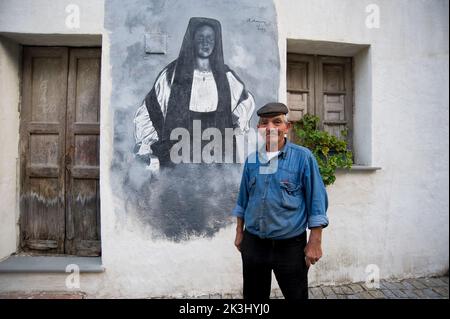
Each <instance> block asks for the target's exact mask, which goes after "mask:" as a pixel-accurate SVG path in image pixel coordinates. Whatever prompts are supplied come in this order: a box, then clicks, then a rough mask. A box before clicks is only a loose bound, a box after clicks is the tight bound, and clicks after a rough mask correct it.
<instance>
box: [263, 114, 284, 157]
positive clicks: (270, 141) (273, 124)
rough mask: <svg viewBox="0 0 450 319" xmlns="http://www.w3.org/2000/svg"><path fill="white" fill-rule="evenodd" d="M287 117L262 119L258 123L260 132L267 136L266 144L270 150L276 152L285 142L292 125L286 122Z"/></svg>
mask: <svg viewBox="0 0 450 319" xmlns="http://www.w3.org/2000/svg"><path fill="white" fill-rule="evenodd" d="M285 119H286V116H285V115H282V114H280V115H276V116H272V117H261V118H260V119H259V123H258V130H259V132H260V133H261V134H265V138H266V144H267V145H268V146H269V150H274V149H276V147H277V146H278V145H281V144H282V143H283V141H284V136H285V134H287V133H288V131H289V128H290V127H291V124H290V123H288V122H286V120H285Z"/></svg>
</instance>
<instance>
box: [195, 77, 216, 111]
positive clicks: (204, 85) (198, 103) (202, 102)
mask: <svg viewBox="0 0 450 319" xmlns="http://www.w3.org/2000/svg"><path fill="white" fill-rule="evenodd" d="M218 101H219V97H218V94H217V86H216V81H215V80H214V75H213V73H212V72H211V71H209V72H202V71H198V70H194V77H193V80H192V90H191V100H190V102H189V110H191V111H194V112H213V111H215V110H216V109H217V103H218Z"/></svg>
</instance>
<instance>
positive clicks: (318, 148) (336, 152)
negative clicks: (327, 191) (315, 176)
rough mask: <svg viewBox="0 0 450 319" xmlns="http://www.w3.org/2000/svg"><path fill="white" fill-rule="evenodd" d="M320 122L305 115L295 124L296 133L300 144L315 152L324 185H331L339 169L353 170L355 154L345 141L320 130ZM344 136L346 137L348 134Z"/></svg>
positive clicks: (313, 117) (317, 118)
mask: <svg viewBox="0 0 450 319" xmlns="http://www.w3.org/2000/svg"><path fill="white" fill-rule="evenodd" d="M319 121H320V119H319V117H317V116H314V115H310V114H305V115H304V116H303V117H302V118H301V120H300V121H298V122H296V123H295V124H294V132H295V135H296V137H297V139H298V142H299V144H300V145H302V146H304V147H307V148H308V149H310V150H311V151H312V152H313V154H314V156H315V158H316V160H317V163H318V164H319V170H320V174H321V175H322V179H323V182H324V184H325V185H331V184H333V183H334V182H335V180H336V169H337V168H351V166H352V164H353V160H352V157H353V154H352V152H351V151H349V150H348V149H347V142H346V141H345V140H341V139H339V138H337V137H336V136H334V135H331V134H329V133H328V132H326V131H321V130H319V128H318V127H319ZM342 134H343V135H344V136H346V134H347V132H346V131H343V132H342Z"/></svg>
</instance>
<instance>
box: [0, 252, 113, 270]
mask: <svg viewBox="0 0 450 319" xmlns="http://www.w3.org/2000/svg"><path fill="white" fill-rule="evenodd" d="M71 264H74V265H77V266H78V267H79V269H80V273H101V272H104V271H105V268H104V267H103V265H102V259H101V257H74V256H61V257H60V256H58V257H56V256H10V257H8V258H7V259H5V260H3V261H1V262H0V273H66V267H67V266H68V265H71ZM71 271H73V268H71V269H70V270H68V271H67V272H71Z"/></svg>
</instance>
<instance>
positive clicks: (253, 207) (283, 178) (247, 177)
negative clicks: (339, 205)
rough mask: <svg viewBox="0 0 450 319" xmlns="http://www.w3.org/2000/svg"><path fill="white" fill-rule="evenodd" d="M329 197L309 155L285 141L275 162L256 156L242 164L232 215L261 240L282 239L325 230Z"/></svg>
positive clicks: (314, 162)
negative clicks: (315, 230) (316, 229)
mask: <svg viewBox="0 0 450 319" xmlns="http://www.w3.org/2000/svg"><path fill="white" fill-rule="evenodd" d="M327 208H328V196H327V193H326V190H325V185H324V183H323V180H322V177H321V175H320V172H319V167H318V164H317V161H316V159H315V157H314V155H313V154H312V152H311V151H310V150H309V149H307V148H305V147H302V146H299V145H296V144H293V143H290V142H289V141H286V143H285V145H284V147H283V148H282V149H281V150H280V153H279V154H278V157H277V158H273V159H271V160H270V161H267V157H266V155H265V152H256V153H254V154H252V155H250V156H249V157H248V158H247V160H246V161H245V165H244V171H243V174H242V180H241V186H240V190H239V195H238V200H237V204H236V207H235V208H234V209H233V212H232V214H233V215H234V216H236V217H241V218H243V219H244V224H245V228H246V229H247V231H249V232H250V233H252V234H254V235H257V236H259V237H260V238H272V239H285V238H291V237H294V236H297V235H300V234H301V233H303V232H304V231H305V230H306V228H307V227H308V228H313V227H318V226H322V227H326V226H328V218H327V215H326V211H327Z"/></svg>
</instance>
